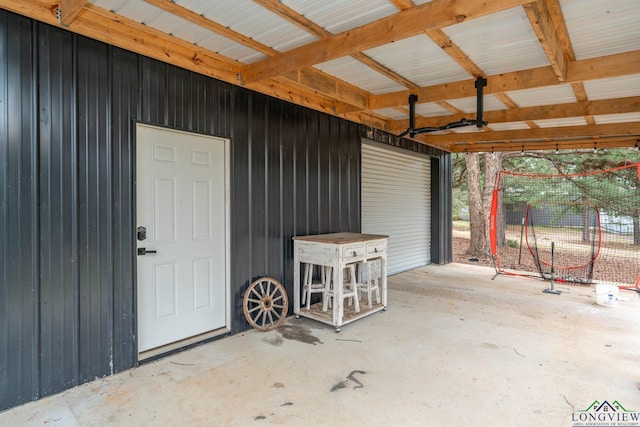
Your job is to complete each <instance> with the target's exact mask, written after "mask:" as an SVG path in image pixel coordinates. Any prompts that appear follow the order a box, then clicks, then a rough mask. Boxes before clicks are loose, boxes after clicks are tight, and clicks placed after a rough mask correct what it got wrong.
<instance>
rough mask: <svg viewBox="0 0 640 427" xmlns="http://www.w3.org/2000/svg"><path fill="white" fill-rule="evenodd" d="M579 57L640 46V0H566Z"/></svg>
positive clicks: (564, 9) (568, 22)
mask: <svg viewBox="0 0 640 427" xmlns="http://www.w3.org/2000/svg"><path fill="white" fill-rule="evenodd" d="M560 6H561V8H562V14H563V16H564V19H565V23H566V26H567V30H568V31H569V37H570V38H571V44H572V45H573V50H574V52H575V54H576V59H585V58H593V57H597V56H603V55H611V54H615V53H621V52H629V51H632V50H640V22H638V16H639V15H640V1H638V0H607V1H593V0H563V1H562V2H561V3H560Z"/></svg>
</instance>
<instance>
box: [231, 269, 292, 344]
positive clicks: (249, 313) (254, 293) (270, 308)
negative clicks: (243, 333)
mask: <svg viewBox="0 0 640 427" xmlns="http://www.w3.org/2000/svg"><path fill="white" fill-rule="evenodd" d="M287 307H288V299H287V291H286V289H285V288H284V286H282V284H281V283H280V282H278V281H277V280H275V279H273V278H270V277H262V278H260V279H257V280H254V281H253V282H252V283H251V285H249V287H248V288H247V290H246V291H245V293H244V298H243V307H242V309H243V312H244V316H245V318H246V319H247V322H248V323H249V324H250V325H251V326H252V327H253V328H255V329H259V330H262V331H268V330H271V329H274V328H276V327H278V326H279V325H280V324H281V323H282V322H284V320H285V319H286V316H287Z"/></svg>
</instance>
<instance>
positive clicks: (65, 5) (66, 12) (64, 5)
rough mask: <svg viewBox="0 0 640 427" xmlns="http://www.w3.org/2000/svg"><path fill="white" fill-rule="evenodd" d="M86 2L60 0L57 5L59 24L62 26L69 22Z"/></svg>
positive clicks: (84, 0)
mask: <svg viewBox="0 0 640 427" xmlns="http://www.w3.org/2000/svg"><path fill="white" fill-rule="evenodd" d="M86 3H87V0H60V4H59V5H58V13H59V16H58V18H59V21H60V24H62V25H64V26H67V25H69V24H71V23H72V22H73V20H74V19H75V18H76V16H78V13H80V11H81V10H82V8H83V7H84V6H85V4H86Z"/></svg>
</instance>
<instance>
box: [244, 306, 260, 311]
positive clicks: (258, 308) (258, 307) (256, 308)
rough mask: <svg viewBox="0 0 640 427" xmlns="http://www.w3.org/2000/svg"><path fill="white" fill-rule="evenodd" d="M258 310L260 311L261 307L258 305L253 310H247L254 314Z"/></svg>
mask: <svg viewBox="0 0 640 427" xmlns="http://www.w3.org/2000/svg"><path fill="white" fill-rule="evenodd" d="M256 310H260V306H259V305H256V306H255V307H253V308H252V309H251V310H247V313H253V312H254V311H256Z"/></svg>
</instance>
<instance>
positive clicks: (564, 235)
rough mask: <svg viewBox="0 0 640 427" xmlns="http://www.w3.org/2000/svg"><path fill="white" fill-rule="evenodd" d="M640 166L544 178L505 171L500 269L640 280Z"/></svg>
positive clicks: (499, 215) (498, 236) (498, 234)
mask: <svg viewBox="0 0 640 427" xmlns="http://www.w3.org/2000/svg"><path fill="white" fill-rule="evenodd" d="M639 220H640V164H633V165H628V166H622V167H618V168H613V169H609V170H605V171H593V172H584V173H575V174H558V175H540V174H522V173H513V172H507V171H500V172H499V176H498V184H497V186H496V189H495V191H494V193H493V203H492V208H491V216H490V240H491V253H492V255H493V257H494V261H495V266H496V270H497V272H498V273H505V274H515V275H523V276H536V277H541V278H543V279H547V280H551V279H553V280H555V281H558V282H564V283H567V284H575V285H591V284H601V283H602V284H613V285H617V286H619V287H628V288H631V287H633V288H638V286H639V284H640V224H639Z"/></svg>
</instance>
